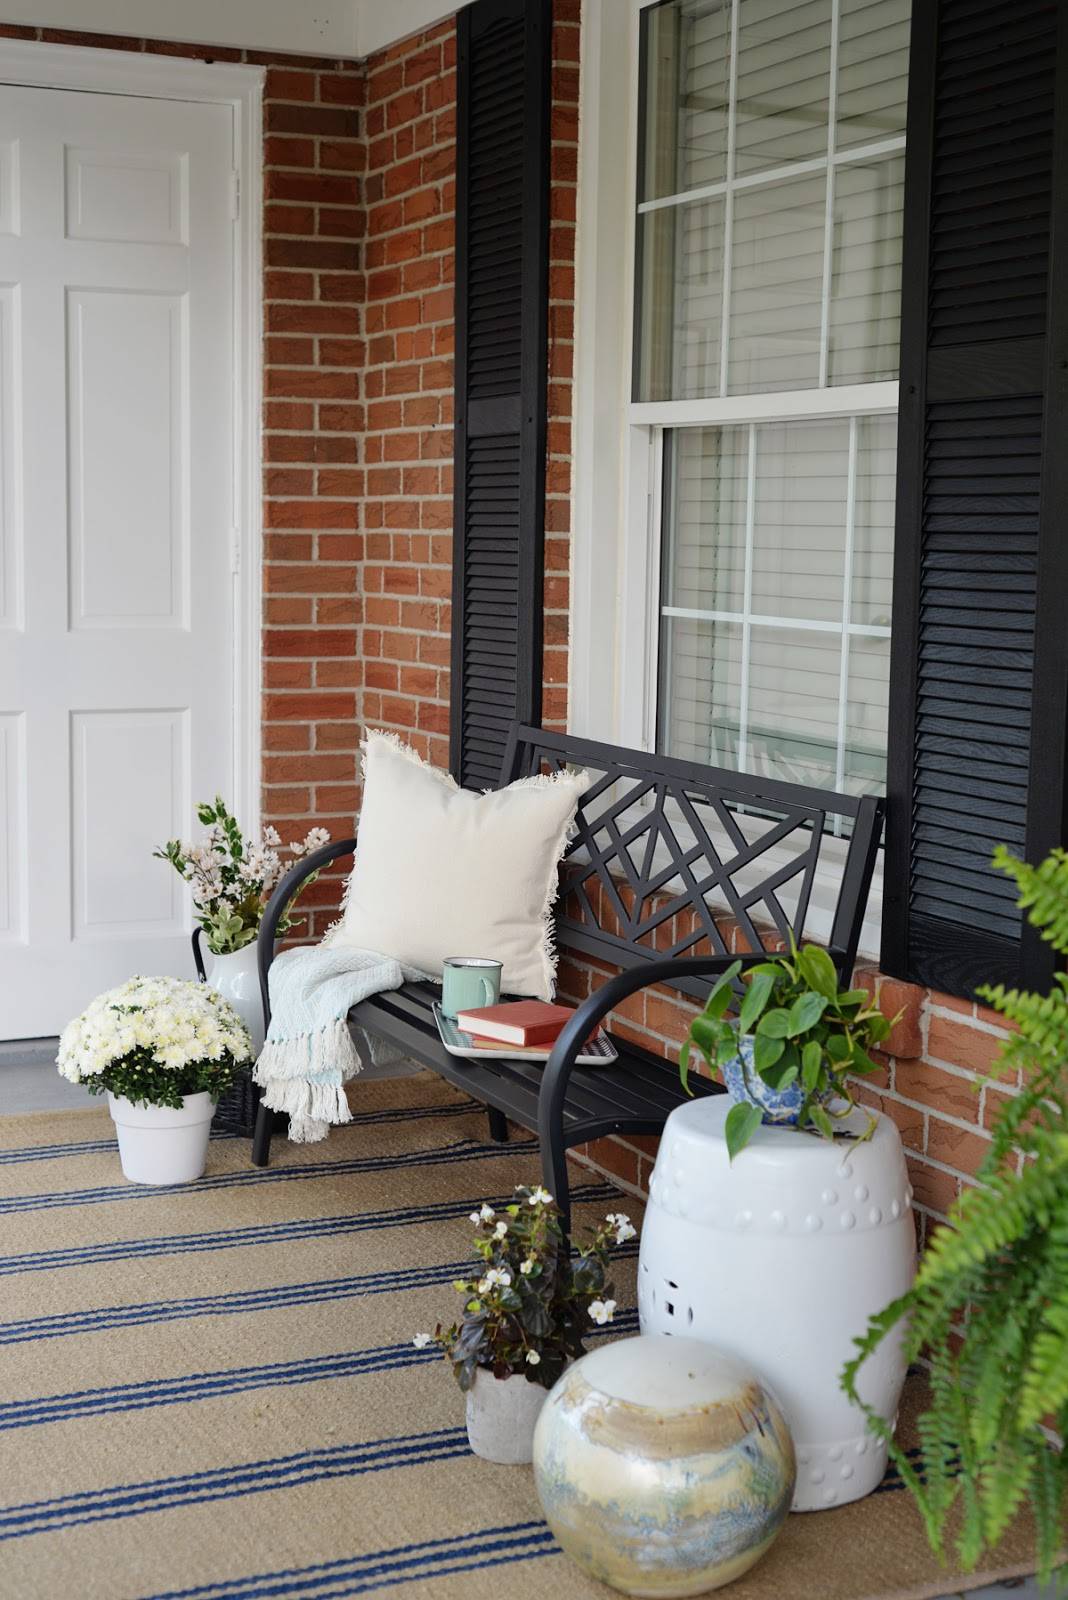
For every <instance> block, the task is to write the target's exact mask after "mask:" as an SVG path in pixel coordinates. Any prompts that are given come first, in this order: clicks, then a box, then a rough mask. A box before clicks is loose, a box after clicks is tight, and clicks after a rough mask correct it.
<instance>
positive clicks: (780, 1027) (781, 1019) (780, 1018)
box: [757, 1006, 790, 1039]
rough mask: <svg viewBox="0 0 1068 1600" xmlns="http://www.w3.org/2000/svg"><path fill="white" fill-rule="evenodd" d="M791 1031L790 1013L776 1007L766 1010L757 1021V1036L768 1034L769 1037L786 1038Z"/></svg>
mask: <svg viewBox="0 0 1068 1600" xmlns="http://www.w3.org/2000/svg"><path fill="white" fill-rule="evenodd" d="M789 1031H790V1013H789V1012H788V1011H784V1010H782V1008H781V1007H778V1006H777V1007H776V1008H775V1010H774V1011H766V1012H765V1013H764V1015H763V1016H762V1017H761V1019H760V1021H759V1022H758V1023H757V1037H758V1038H759V1037H760V1035H761V1034H762V1033H763V1034H766V1035H767V1037H768V1038H769V1039H785V1038H786V1036H787V1034H788V1033H789Z"/></svg>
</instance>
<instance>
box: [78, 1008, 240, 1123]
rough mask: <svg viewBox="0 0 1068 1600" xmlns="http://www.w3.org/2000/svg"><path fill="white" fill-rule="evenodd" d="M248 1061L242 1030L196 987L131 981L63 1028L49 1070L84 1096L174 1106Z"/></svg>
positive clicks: (215, 1086) (212, 1089)
mask: <svg viewBox="0 0 1068 1600" xmlns="http://www.w3.org/2000/svg"><path fill="white" fill-rule="evenodd" d="M251 1058H252V1041H251V1039H250V1038H249V1032H248V1029H247V1028H246V1027H245V1024H244V1023H243V1022H242V1020H241V1018H240V1017H239V1016H238V1014H237V1012H236V1011H235V1010H234V1009H233V1007H232V1006H231V1005H230V1004H229V1003H228V1002H227V1001H226V1000H224V999H223V997H222V995H221V994H218V993H217V992H216V991H215V990H214V989H209V988H208V986H207V984H204V983H191V982H188V981H187V980H185V979H184V978H141V977H138V978H131V979H130V980H129V981H128V982H127V983H123V984H120V985H119V987H118V988H117V989H109V990H108V991H107V993H106V994H101V995H98V996H97V997H96V999H95V1000H94V1001H92V1002H91V1004H90V1005H89V1006H87V1007H86V1009H85V1010H84V1011H83V1012H82V1014H81V1016H80V1017H75V1019H74V1021H73V1022H70V1023H68V1024H67V1026H66V1027H65V1028H64V1030H63V1033H62V1035H61V1037H60V1041H59V1055H58V1058H57V1062H56V1065H57V1066H58V1068H59V1071H60V1073H61V1074H62V1075H63V1077H64V1078H69V1079H70V1081H71V1083H82V1084H84V1085H85V1087H86V1088H87V1089H88V1090H89V1091H90V1093H92V1094H100V1093H101V1092H102V1091H103V1090H105V1089H110V1090H111V1092H112V1093H113V1094H120V1095H125V1097H126V1098H127V1099H129V1100H138V1101H144V1102H147V1103H148V1104H149V1105H169V1106H180V1105H181V1103H182V1098H183V1096H184V1095H187V1094H197V1093H200V1092H203V1091H207V1092H208V1093H210V1094H212V1095H215V1096H216V1097H217V1096H218V1095H219V1094H220V1093H221V1091H222V1090H223V1089H225V1088H227V1087H228V1086H229V1085H230V1084H231V1083H232V1082H233V1080H234V1078H235V1077H236V1075H237V1073H238V1072H239V1071H240V1070H241V1068H242V1067H245V1066H247V1065H248V1063H249V1062H250V1060H251Z"/></svg>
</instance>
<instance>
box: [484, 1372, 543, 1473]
mask: <svg viewBox="0 0 1068 1600" xmlns="http://www.w3.org/2000/svg"><path fill="white" fill-rule="evenodd" d="M548 1392H549V1391H548V1390H547V1389H543V1388H542V1386H541V1384H540V1383H528V1382H527V1380H526V1378H525V1377H524V1376H523V1374H522V1373H521V1372H513V1373H512V1374H511V1375H510V1376H509V1377H507V1378H495V1377H494V1376H493V1374H492V1372H489V1371H487V1370H486V1368H485V1367H479V1369H478V1371H477V1372H476V1373H475V1381H474V1383H473V1384H472V1385H471V1387H470V1389H468V1391H467V1437H468V1441H469V1442H470V1445H471V1448H472V1450H473V1451H474V1452H475V1455H476V1456H481V1457H482V1459H483V1461H499V1462H502V1463H503V1464H504V1465H505V1466H510V1467H514V1466H521V1465H523V1464H524V1463H525V1462H528V1461H533V1459H534V1426H535V1424H536V1423H537V1420H538V1417H539V1416H540V1415H541V1408H542V1406H543V1405H544V1404H545V1399H546V1396H547V1394H548Z"/></svg>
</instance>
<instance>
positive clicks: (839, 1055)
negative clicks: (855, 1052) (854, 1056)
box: [824, 1033, 849, 1065]
mask: <svg viewBox="0 0 1068 1600" xmlns="http://www.w3.org/2000/svg"><path fill="white" fill-rule="evenodd" d="M824 1049H825V1050H826V1051H827V1054H828V1055H829V1056H830V1058H831V1060H832V1061H834V1062H837V1063H838V1064H839V1065H840V1064H841V1063H842V1062H843V1061H848V1060H849V1040H848V1039H847V1038H846V1036H845V1034H844V1033H831V1034H828V1036H827V1042H826V1044H825V1046H824Z"/></svg>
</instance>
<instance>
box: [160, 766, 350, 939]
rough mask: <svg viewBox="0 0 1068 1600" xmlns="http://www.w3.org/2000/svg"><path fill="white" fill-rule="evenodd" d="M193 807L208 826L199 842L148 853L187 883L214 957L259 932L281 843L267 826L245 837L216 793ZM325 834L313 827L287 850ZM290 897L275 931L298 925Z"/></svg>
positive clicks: (302, 850) (277, 873)
mask: <svg viewBox="0 0 1068 1600" xmlns="http://www.w3.org/2000/svg"><path fill="white" fill-rule="evenodd" d="M196 809H197V818H198V819H199V821H200V822H202V823H203V824H204V826H205V827H206V828H207V830H208V833H207V837H206V838H205V840H204V842H203V843H202V844H197V845H193V844H185V843H183V842H182V840H180V839H168V840H167V842H166V844H165V845H162V846H161V847H160V848H159V849H158V850H154V851H153V852H152V855H153V858H154V859H155V860H159V861H169V862H170V864H171V866H172V867H173V868H174V869H175V871H176V872H178V873H180V874H181V876H182V877H183V878H185V879H186V880H187V882H188V883H189V884H190V885H191V886H192V890H193V905H194V907H195V910H196V918H197V921H198V922H199V923H200V926H201V928H202V929H203V930H204V933H205V935H206V936H207V942H208V949H209V950H211V951H212V953H213V954H214V955H232V954H233V953H234V952H235V951H237V950H242V949H244V947H245V946H246V945H249V944H252V942H253V941H254V940H255V938H256V937H257V935H258V934H259V931H260V922H261V920H262V917H263V912H264V908H265V906H266V904H267V900H268V897H269V895H270V892H271V890H272V889H273V888H274V886H275V884H276V883H277V882H278V880H279V878H280V877H281V876H282V873H283V871H284V868H283V864H282V859H281V856H280V855H279V853H278V848H277V847H278V845H279V844H280V843H281V841H280V839H279V837H278V834H277V833H276V832H275V830H274V829H273V828H267V829H265V830H264V836H263V839H262V840H260V841H259V842H258V843H252V842H250V841H247V840H246V839H245V837H244V835H243V834H242V832H241V827H240V824H239V823H238V821H237V819H236V818H235V817H234V816H233V814H232V813H231V812H230V810H229V809H228V807H227V805H226V802H225V801H224V800H223V798H222V796H221V795H216V796H215V800H214V802H213V803H210V804H209V803H208V802H205V801H202V802H201V803H200V804H199V805H198V806H197V808H196ZM328 838H329V834H327V833H326V831H325V830H324V829H322V828H313V829H312V830H311V832H310V833H309V834H308V835H307V837H306V838H305V839H304V840H302V841H298V842H297V843H294V844H291V845H290V846H289V848H290V850H291V852H292V854H293V855H294V856H297V857H299V856H302V855H305V854H306V853H307V852H308V851H310V850H313V849H315V848H317V846H318V845H320V844H325V843H326V841H327V839H328ZM318 876H319V874H318V873H317V872H313V873H311V874H310V875H309V876H308V877H307V878H306V879H305V880H304V882H303V883H302V884H301V886H300V889H299V890H298V891H297V893H298V894H302V893H303V892H304V890H305V889H307V888H308V886H309V885H310V884H312V883H314V882H315V880H316V878H317V877H318ZM296 898H297V895H294V896H293V899H292V900H290V902H289V904H288V906H287V907H286V909H285V913H284V915H283V916H282V918H281V920H280V922H279V924H278V932H279V934H280V935H282V934H286V933H289V932H291V931H292V929H293V928H295V927H298V926H299V919H297V918H294V917H293V916H292V915H291V912H292V909H293V902H294V901H295V900H296Z"/></svg>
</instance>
